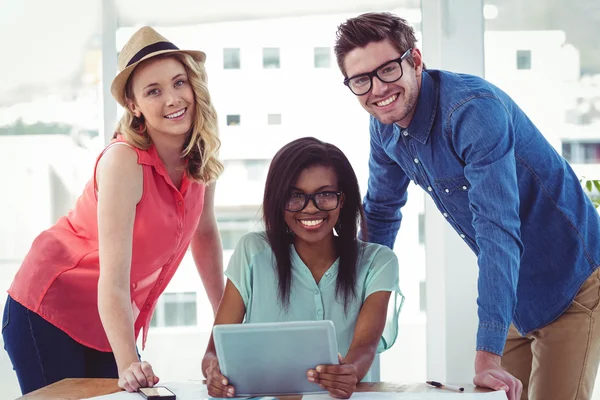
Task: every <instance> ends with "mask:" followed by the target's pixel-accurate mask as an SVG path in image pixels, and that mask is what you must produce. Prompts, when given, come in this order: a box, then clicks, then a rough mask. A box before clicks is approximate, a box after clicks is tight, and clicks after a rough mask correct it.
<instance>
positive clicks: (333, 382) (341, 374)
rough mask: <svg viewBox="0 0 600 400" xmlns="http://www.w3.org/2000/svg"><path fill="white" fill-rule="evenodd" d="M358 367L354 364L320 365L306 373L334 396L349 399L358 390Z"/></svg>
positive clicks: (309, 378)
mask: <svg viewBox="0 0 600 400" xmlns="http://www.w3.org/2000/svg"><path fill="white" fill-rule="evenodd" d="M356 374H357V371H356V367H355V366H354V365H352V364H345V363H342V364H339V365H318V366H317V367H316V369H311V370H308V371H307V373H306V375H307V378H308V380H309V381H310V382H314V383H316V384H318V385H319V386H321V387H322V388H323V389H325V390H327V391H328V392H329V394H330V395H331V396H332V397H335V398H340V399H347V398H349V397H350V396H352V393H354V391H355V390H356V385H357V383H358V378H357V376H356Z"/></svg>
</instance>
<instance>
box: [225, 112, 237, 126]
mask: <svg viewBox="0 0 600 400" xmlns="http://www.w3.org/2000/svg"><path fill="white" fill-rule="evenodd" d="M239 124H240V115H239V114H229V115H227V126H238V125H239Z"/></svg>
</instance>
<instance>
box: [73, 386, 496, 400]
mask: <svg viewBox="0 0 600 400" xmlns="http://www.w3.org/2000/svg"><path fill="white" fill-rule="evenodd" d="M158 386H165V387H166V388H168V389H169V390H170V391H172V392H173V393H175V395H176V396H177V400H205V399H214V397H210V396H209V395H208V389H207V388H206V385H205V384H203V383H202V382H167V383H160V384H159V385H158ZM351 398H352V399H356V400H360V399H375V400H396V399H398V400H437V399H439V400H507V397H506V393H505V392H503V391H497V392H492V393H452V392H449V391H446V390H443V389H440V390H439V391H436V392H428V393H394V392H357V393H354V394H353V395H352V397H351ZM92 399H93V400H141V399H143V397H142V396H141V395H140V394H138V393H128V392H125V391H122V392H117V393H112V394H107V395H104V396H98V397H90V398H89V399H84V400H92ZM265 399H266V397H265ZM302 399H306V400H333V397H330V396H329V395H328V394H313V395H304V396H302Z"/></svg>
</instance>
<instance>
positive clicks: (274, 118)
mask: <svg viewBox="0 0 600 400" xmlns="http://www.w3.org/2000/svg"><path fill="white" fill-rule="evenodd" d="M267 124H268V125H281V114H269V115H267Z"/></svg>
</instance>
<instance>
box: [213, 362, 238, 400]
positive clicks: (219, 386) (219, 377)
mask: <svg viewBox="0 0 600 400" xmlns="http://www.w3.org/2000/svg"><path fill="white" fill-rule="evenodd" d="M206 386H207V387H208V394H209V395H210V396H212V397H233V396H234V395H235V388H234V387H233V386H231V385H229V381H228V380H227V378H226V377H225V376H223V374H221V370H220V368H219V361H218V360H216V359H214V360H211V361H210V364H209V365H208V368H207V369H206Z"/></svg>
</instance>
